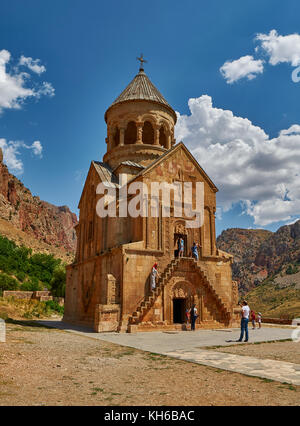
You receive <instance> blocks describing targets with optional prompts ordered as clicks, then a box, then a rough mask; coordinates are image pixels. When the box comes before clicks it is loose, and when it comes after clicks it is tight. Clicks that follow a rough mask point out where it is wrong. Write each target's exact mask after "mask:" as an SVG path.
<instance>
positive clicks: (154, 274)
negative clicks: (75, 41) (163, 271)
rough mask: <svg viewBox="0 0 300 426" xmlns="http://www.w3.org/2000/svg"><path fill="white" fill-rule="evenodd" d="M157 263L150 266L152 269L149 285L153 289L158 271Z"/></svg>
mask: <svg viewBox="0 0 300 426" xmlns="http://www.w3.org/2000/svg"><path fill="white" fill-rule="evenodd" d="M157 268H158V265H157V263H156V262H155V263H154V265H153V266H152V270H151V274H150V287H151V290H155V288H156V280H157V278H158V277H159V272H158V270H157Z"/></svg>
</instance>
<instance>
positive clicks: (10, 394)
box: [0, 323, 300, 406]
mask: <svg viewBox="0 0 300 426" xmlns="http://www.w3.org/2000/svg"><path fill="white" fill-rule="evenodd" d="M272 345H276V347H279V348H280V350H279V352H278V353H280V354H282V356H284V355H283V354H284V351H287V352H288V351H289V350H290V345H291V343H290V342H285V343H279V344H277V343H275V344H273V343H272V344H269V346H268V347H269V348H271V347H272ZM263 346H265V345H257V346H256V347H255V348H254V349H255V355H256V356H258V355H259V353H260V348H262V349H263V350H264V348H263ZM249 347H250V346H249ZM274 348H275V346H274ZM228 349H230V350H232V348H228ZM239 350H244V349H243V348H242V347H240V348H239ZM270 350H272V351H273V349H268V351H269V352H268V353H270ZM275 350H276V354H277V349H274V351H275ZM248 351H249V349H248ZM248 353H249V352H248ZM276 359H277V358H276ZM280 359H281V358H280ZM299 397H300V387H299V386H292V385H288V384H282V383H278V382H272V381H269V380H266V379H259V378H256V377H248V376H244V375H241V374H239V373H231V372H227V371H222V370H218V369H215V368H210V367H205V366H201V365H197V364H193V363H190V362H184V361H180V360H176V359H171V358H167V357H164V356H161V355H155V354H152V353H149V352H142V351H139V350H136V349H131V348H128V347H122V346H118V345H114V344H111V343H108V342H104V341H99V340H94V339H91V338H88V337H83V336H79V335H76V334H72V333H67V332H64V331H58V330H53V329H47V328H44V327H37V326H30V323H27V325H24V323H23V324H19V323H12V324H7V342H6V343H0V405H2V406H3V405H108V406H112V405H127V406H132V405H158V406H161V405H173V406H176V405H179V406H181V405H299V404H300V398H299Z"/></svg>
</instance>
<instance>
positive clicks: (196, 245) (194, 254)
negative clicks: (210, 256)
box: [191, 241, 199, 261]
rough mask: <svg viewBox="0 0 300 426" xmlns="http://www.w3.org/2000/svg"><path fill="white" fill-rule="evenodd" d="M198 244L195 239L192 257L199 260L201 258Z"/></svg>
mask: <svg viewBox="0 0 300 426" xmlns="http://www.w3.org/2000/svg"><path fill="white" fill-rule="evenodd" d="M198 246H199V244H197V243H195V241H194V242H193V245H192V248H191V252H192V257H193V258H194V259H196V260H197V261H198V259H199V253H198Z"/></svg>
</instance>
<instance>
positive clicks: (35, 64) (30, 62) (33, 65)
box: [19, 55, 46, 74]
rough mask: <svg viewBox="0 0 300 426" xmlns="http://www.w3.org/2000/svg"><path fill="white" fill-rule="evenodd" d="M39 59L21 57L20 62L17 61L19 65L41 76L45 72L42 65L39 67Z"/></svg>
mask: <svg viewBox="0 0 300 426" xmlns="http://www.w3.org/2000/svg"><path fill="white" fill-rule="evenodd" d="M40 62H41V61H40V59H32V58H30V57H28V58H26V57H25V56H23V55H22V56H21V58H20V61H19V65H23V66H26V67H28V68H29V69H30V70H31V71H33V72H35V73H37V74H42V73H43V72H45V71H46V68H45V67H44V65H40Z"/></svg>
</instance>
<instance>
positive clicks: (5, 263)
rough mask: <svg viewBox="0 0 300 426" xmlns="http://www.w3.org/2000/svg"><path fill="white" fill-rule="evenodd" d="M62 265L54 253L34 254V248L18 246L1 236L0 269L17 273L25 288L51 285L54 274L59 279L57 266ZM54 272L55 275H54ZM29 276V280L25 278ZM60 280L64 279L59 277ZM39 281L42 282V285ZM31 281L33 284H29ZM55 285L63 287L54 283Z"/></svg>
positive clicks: (62, 291) (12, 273) (10, 273)
mask: <svg viewBox="0 0 300 426" xmlns="http://www.w3.org/2000/svg"><path fill="white" fill-rule="evenodd" d="M59 267H61V260H60V259H56V258H55V257H54V256H53V255H48V254H44V253H36V254H32V249H29V248H27V247H24V246H22V247H18V246H17V245H16V244H15V243H14V242H13V241H10V240H9V239H7V238H5V237H2V236H0V270H2V271H3V272H4V273H6V274H9V275H15V276H16V277H17V278H18V280H19V281H20V282H22V283H23V284H22V286H23V285H24V288H30V289H31V288H33V289H34V290H36V289H37V290H39V289H40V287H41V288H43V287H47V288H48V287H50V281H51V280H52V279H53V276H56V278H55V280H57V279H58V277H57V274H58V275H59V273H57V272H55V273H54V271H55V270H57V268H59ZM53 274H54V275H53ZM26 277H27V278H28V280H27V282H26V283H24V280H25V279H26ZM58 281H60V282H61V281H62V278H59V279H58ZM37 282H40V283H42V284H41V285H40V286H38V285H37ZM28 283H31V284H28ZM54 287H62V285H61V286H59V285H58V284H55V283H54ZM58 292H60V294H58V295H59V296H60V295H62V293H64V289H62V290H61V291H59V290H58Z"/></svg>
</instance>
